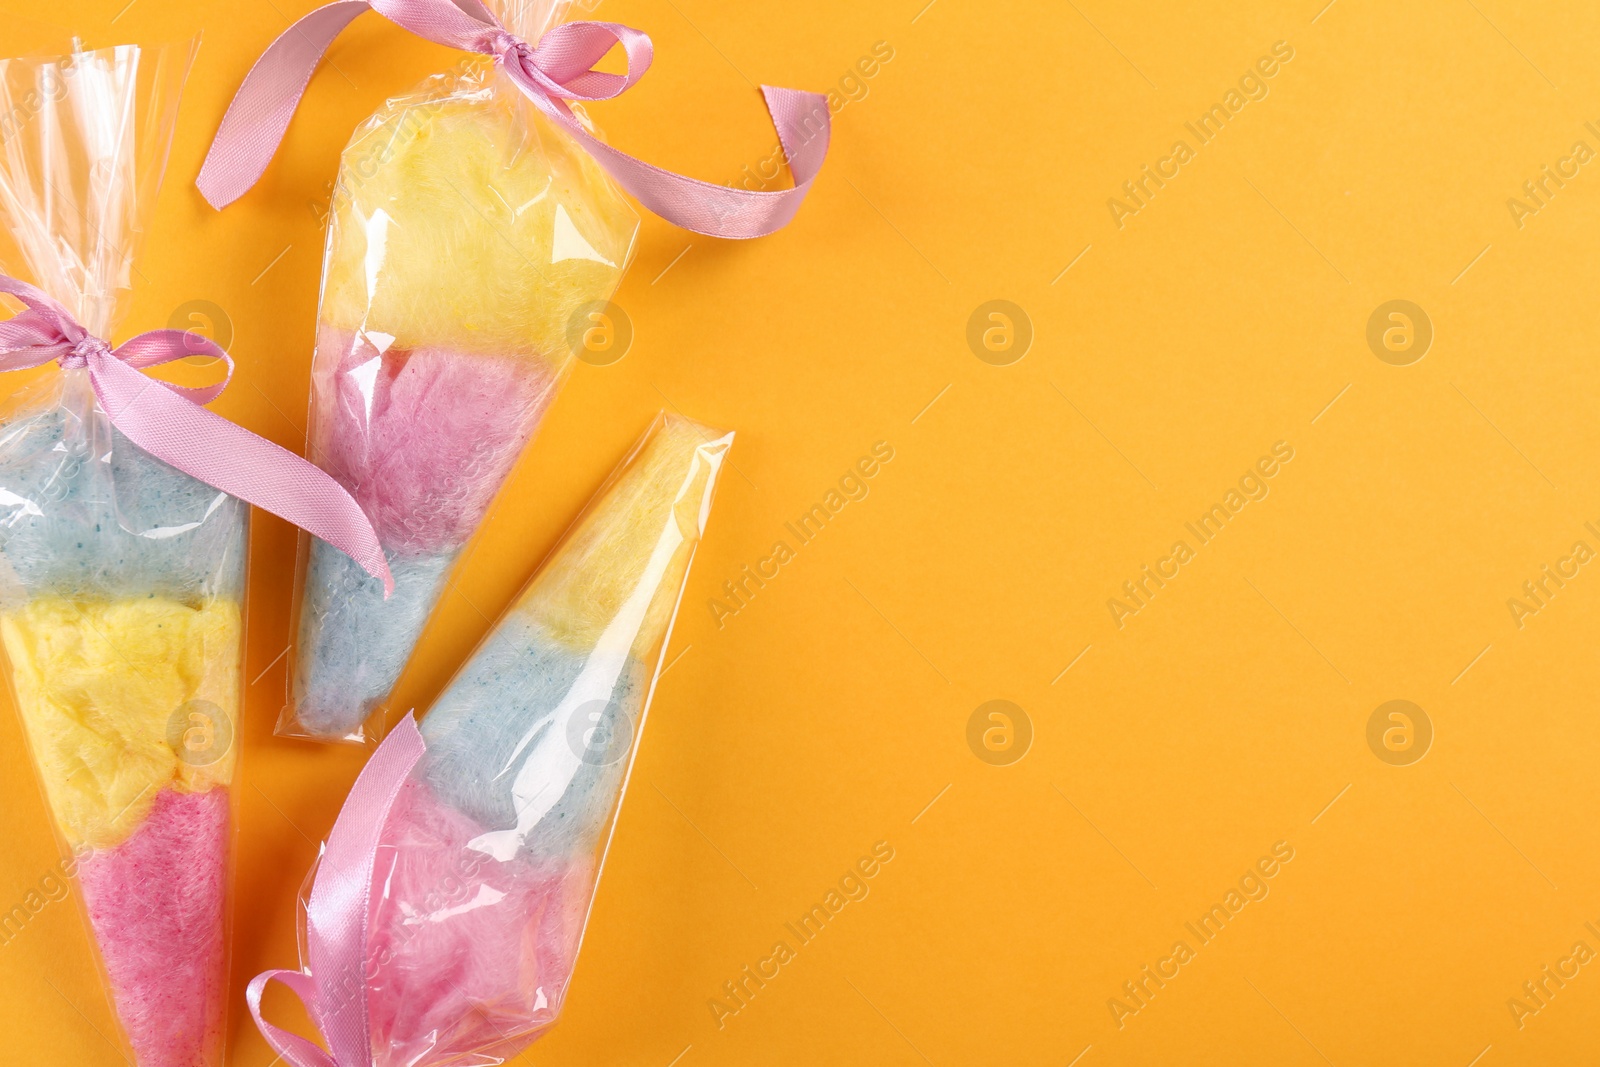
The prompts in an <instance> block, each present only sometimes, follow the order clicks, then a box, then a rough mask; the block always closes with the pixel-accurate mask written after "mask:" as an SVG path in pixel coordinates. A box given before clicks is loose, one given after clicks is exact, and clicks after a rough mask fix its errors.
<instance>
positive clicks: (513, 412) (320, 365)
mask: <svg viewBox="0 0 1600 1067" xmlns="http://www.w3.org/2000/svg"><path fill="white" fill-rule="evenodd" d="M490 7H492V8H493V9H494V11H495V14H496V15H497V17H499V18H500V20H501V22H502V23H503V24H504V25H505V26H506V27H507V28H508V29H509V30H511V32H513V33H515V34H517V35H519V36H521V37H523V38H524V39H526V40H529V41H536V40H537V39H538V38H539V36H540V35H541V34H542V33H543V32H544V31H545V30H546V29H548V28H549V27H550V26H551V25H553V24H554V23H555V22H556V21H557V20H558V19H559V18H560V17H561V16H562V15H563V14H564V12H565V10H566V8H567V7H568V4H567V3H566V2H565V0H498V2H492V3H491V4H490ZM638 222H639V220H638V216H637V214H636V213H635V212H634V210H633V208H632V207H631V206H630V204H629V203H628V201H627V200H626V199H625V198H624V197H623V195H622V193H621V192H620V191H619V189H618V188H617V187H616V185H615V183H614V182H613V181H612V180H611V178H610V177H609V176H607V175H606V173H605V172H604V171H603V170H602V169H601V168H600V167H599V166H598V164H596V162H595V161H594V159H593V158H592V157H591V156H590V155H589V154H588V153H587V152H585V151H584V150H583V149H582V148H581V147H579V146H578V145H577V144H576V143H575V142H574V141H573V140H572V138H571V137H570V136H568V135H567V134H566V133H565V132H564V131H562V130H561V129H560V128H559V127H557V126H556V125H555V124H554V123H552V122H551V121H550V120H549V119H547V118H546V117H545V116H544V115H542V114H541V113H540V112H539V111H538V110H537V109H536V108H535V107H534V106H533V105H532V104H531V103H530V102H529V101H528V100H527V99H526V97H525V96H524V95H523V94H522V92H521V91H520V90H518V89H517V88H516V87H515V85H514V84H513V83H512V82H511V81H510V79H509V78H508V77H507V76H506V75H505V74H504V72H503V71H502V70H501V69H500V68H499V67H497V66H495V65H494V64H492V63H491V62H490V60H489V59H488V58H486V57H483V56H471V57H468V58H466V59H463V60H462V61H461V62H460V63H459V64H458V65H457V66H456V67H455V69H453V70H451V71H449V72H448V73H444V74H438V75H435V76H433V77H430V78H428V79H427V80H426V81H424V82H423V83H422V84H421V85H420V86H418V87H417V88H416V89H415V90H414V91H412V92H410V93H408V94H406V95H404V96H401V97H396V98H394V99H391V100H388V101H386V102H385V103H384V104H383V106H382V107H380V108H379V109H378V110H377V111H376V112H375V113H374V114H373V115H372V116H371V117H370V118H369V119H367V121H366V122H364V123H363V124H362V125H361V126H360V127H359V128H358V129H357V130H356V131H355V134H354V135H353V136H352V137H351V139H350V143H349V145H348V146H347V147H346V148H345V150H344V154H343V157H342V159H341V162H340V167H339V175H338V179H337V181H336V182H335V184H334V189H333V194H332V202H331V205H330V215H329V222H328V240H327V250H326V254H325V259H324V264H323V277H322V294H321V301H320V307H319V312H318V324H317V337H316V353H315V356H314V359H313V366H312V385H311V419H310V425H311V433H310V444H309V447H308V450H307V453H308V458H310V459H311V460H312V461H313V462H315V463H317V464H318V465H319V466H321V467H322V468H323V469H324V470H326V471H327V472H328V473H329V474H331V475H333V476H334V477H335V478H336V479H338V480H339V482H340V483H341V484H342V485H344V486H345V488H346V489H348V490H350V492H351V494H352V495H353V496H355V498H356V499H357V500H358V501H359V502H360V503H361V505H362V507H363V509H364V510H365V511H366V512H367V514H368V516H369V517H370V518H371V519H372V522H373V525H374V526H375V527H376V529H377V531H378V537H379V540H380V541H381V542H382V544H383V546H384V551H385V554H386V555H387V557H388V561H389V567H390V570H391V571H392V572H393V574H394V579H395V590H394V593H393V595H392V596H390V597H389V598H388V599H387V600H385V598H384V595H383V589H382V586H381V585H379V584H378V583H377V582H376V581H375V580H373V579H372V578H370V577H369V576H367V575H366V574H365V573H363V572H362V571H361V569H360V568H359V567H356V566H354V565H353V563H352V561H351V560H350V559H349V558H348V557H346V556H345V555H344V554H342V553H340V552H339V551H337V550H336V549H333V548H331V547H330V546H328V545H326V544H324V543H322V542H320V541H317V540H316V539H314V538H311V537H309V536H306V537H302V539H301V553H300V563H299V566H298V567H297V582H296V586H297V594H296V599H295V607H294V618H295V623H294V626H295V631H294V632H295V634H296V640H295V648H294V652H293V653H292V660H291V677H292V679H293V684H292V687H291V697H290V703H289V704H288V705H287V706H286V707H285V709H284V712H283V714H282V716H281V717H280V720H279V726H278V729H279V732H280V733H283V734H288V735H291V736H298V737H307V738H315V739H319V740H344V741H356V742H361V741H370V740H372V739H374V738H375V737H376V736H377V735H378V734H379V733H380V732H381V726H382V711H383V708H384V704H385V701H386V700H387V699H388V697H389V695H390V693H391V692H392V691H393V689H394V687H395V684H396V682H397V680H398V679H399V677H400V674H401V672H402V670H403V669H404V667H405V665H406V663H407V661H408V660H409V659H410V657H411V653H412V650H413V648H414V647H415V646H416V644H417V641H418V639H419V638H420V637H421V635H422V631H423V628H424V626H425V625H426V623H427V621H428V618H429V616H430V614H431V613H432V611H433V609H434V606H435V605H436V604H437V602H438V600H439V598H440V596H441V594H442V593H443V592H444V591H445V589H446V587H447V584H448V582H449V581H450V575H451V573H452V570H453V569H454V568H455V566H456V565H457V563H458V562H459V561H460V560H461V559H462V558H463V555H464V550H465V549H466V547H467V545H468V542H469V541H470V540H471V538H472V537H473V535H474V533H475V532H476V531H477V529H478V527H479V525H480V523H481V522H482V521H483V518H484V515H485V514H486V513H487V511H488V509H489V505H490V503H491V501H492V500H493V498H494V496H495V494H496V493H497V492H498V491H499V489H500V487H501V486H502V485H503V484H504V483H505V481H506V478H507V476H508V475H509V474H510V472H511V469H512V467H513V465H514V464H515V463H516V461H517V459H518V457H519V456H520V455H521V454H522V451H523V448H524V446H525V445H526V444H527V443H528V441H529V440H530V439H531V438H532V436H533V434H534V431H535V430H536V429H537V427H538V425H539V422H540V420H541V418H542V417H543V415H544V413H545V411H546V410H547V409H548V408H549V406H550V403H551V401H552V400H553V399H554V397H555V395H556V392H557V390H558V389H559V388H560V385H561V383H562V381H563V380H564V379H565V377H566V375H567V374H568V372H569V370H570V369H571V366H572V363H573V360H574V358H575V355H576V354H577V353H580V352H582V351H583V347H584V345H585V344H587V343H588V338H589V337H590V336H592V335H591V333H590V331H591V330H592V328H593V325H594V323H595V321H597V318H596V316H597V315H598V314H599V313H600V309H601V308H602V307H603V306H604V304H605V302H606V301H607V300H609V298H610V297H611V295H612V293H613V292H614V291H615V290H616V287H617V284H618V282H619V281H620V279H621V277H622V272H623V270H624V269H625V268H626V266H627V264H628V260H629V258H630V257H631V255H632V251H633V243H634V237H635V234H636V231H637V229H638Z"/></svg>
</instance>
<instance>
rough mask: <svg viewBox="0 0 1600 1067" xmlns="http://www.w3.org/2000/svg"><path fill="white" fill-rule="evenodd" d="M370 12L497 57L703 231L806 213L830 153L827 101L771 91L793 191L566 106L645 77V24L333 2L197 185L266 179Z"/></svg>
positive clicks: (653, 201) (231, 196)
mask: <svg viewBox="0 0 1600 1067" xmlns="http://www.w3.org/2000/svg"><path fill="white" fill-rule="evenodd" d="M458 3H459V6H458ZM368 8H371V9H372V10H374V11H376V12H378V14H380V15H382V16H384V17H385V18H387V19H389V20H390V21H392V22H395V23H398V24H399V25H401V26H404V27H405V28H406V29H408V30H410V31H411V32H412V33H415V34H417V35H418V36H421V37H425V38H427V39H428V40H430V41H433V42H435V43H436V44H442V45H446V46H448V47H451V48H460V49H463V50H465V51H470V52H481V53H483V54H485V55H492V56H494V57H495V60H496V61H497V62H499V63H501V64H502V65H503V66H504V67H505V69H506V72H507V73H508V74H509V75H510V76H511V79H512V81H514V82H515V83H516V85H517V87H518V88H519V89H521V90H522V91H523V93H525V94H526V95H527V97H528V99H530V100H531V101H533V103H534V105H535V106H537V107H538V109H539V110H540V111H542V112H543V113H544V114H545V115H547V116H549V118H550V119H551V121H553V122H555V123H556V124H558V125H559V126H561V127H562V128H563V129H564V130H566V131H567V132H568V133H570V134H571V135H572V136H573V137H574V138H575V139H576V140H577V141H578V143H579V144H581V145H583V147H584V148H586V149H588V151H589V153H590V154H591V155H593V156H594V157H595V159H596V160H598V161H599V163H600V165H601V166H602V167H604V168H605V169H606V170H607V171H608V172H609V173H610V174H611V176H612V177H613V178H615V179H616V180H617V183H618V184H620V185H621V186H622V187H623V188H624V189H626V190H628V192H630V193H632V194H633V195H634V196H635V197H637V198H638V200H639V202H640V203H642V204H644V205H645V207H647V208H649V209H650V210H651V211H653V212H655V213H656V214H657V215H660V216H661V217H662V218H664V219H666V220H667V221H668V222H671V223H674V224H676V225H678V226H682V227H683V228H684V229H688V230H694V231H695V232H696V233H703V234H707V235H708V236H711V237H733V238H749V237H763V236H765V235H767V234H769V233H772V232H774V231H776V230H779V229H781V228H782V227H783V226H784V225H785V224H786V223H788V221H789V220H790V219H791V218H793V217H794V213H795V212H796V211H797V210H799V207H800V202H801V201H802V200H804V199H805V196H806V193H807V192H808V191H809V190H810V188H811V183H812V182H813V181H814V180H815V179H816V176H817V172H818V171H819V170H821V168H822V160H823V157H825V156H826V155H827V154H828V133H829V115H828V103H827V98H826V97H824V96H822V95H821V94H819V93H807V92H801V91H799V90H795V89H777V88H773V87H772V86H763V87H762V93H763V94H764V95H765V97H766V103H767V110H768V112H769V113H770V114H771V116H772V123H773V125H774V126H776V127H777V130H778V140H779V141H780V142H781V144H782V146H783V151H784V156H785V157H786V158H787V159H788V162H789V170H790V172H791V173H792V174H793V175H794V188H792V189H776V190H751V189H736V188H732V187H729V186H724V185H713V184H712V183H710V182H704V181H700V180H698V179H695V178H690V177H686V176H685V175H682V174H675V173H673V172H672V171H668V170H663V169H661V168H660V167H655V166H652V165H650V164H649V163H645V162H644V161H642V160H639V159H635V158H634V157H633V156H630V155H628V154H627V153H626V152H619V151H617V150H616V149H615V148H612V147H611V146H610V145H608V144H606V143H605V142H604V141H601V140H600V139H599V138H597V137H595V136H594V135H592V134H591V133H590V132H589V131H588V130H586V129H585V128H584V127H583V124H582V123H580V122H579V121H578V119H577V117H576V116H575V115H574V114H573V113H572V109H571V108H570V107H569V106H568V105H567V101H569V100H609V99H610V98H612V97H614V96H617V95H619V94H621V93H623V92H625V91H626V90H628V89H629V88H631V87H632V86H633V84H634V83H635V82H637V81H638V80H639V79H640V78H641V77H643V76H644V72H645V71H646V70H647V69H649V66H650V59H651V55H652V48H651V45H650V38H649V37H648V36H646V35H645V34H643V33H641V32H639V31H638V30H635V29H630V28H629V27H627V26H621V25H618V24H616V23H614V22H569V23H565V24H563V25H560V26H557V27H555V28H554V29H552V30H551V31H550V32H549V33H546V34H545V35H544V36H543V37H541V38H540V40H539V44H538V46H537V47H531V46H530V45H529V44H528V43H527V42H526V41H523V40H521V39H520V38H518V37H516V36H515V35H513V34H511V33H509V32H507V30H506V29H505V27H503V26H501V25H500V23H499V22H498V21H497V20H496V19H495V17H494V15H493V14H492V13H491V12H490V11H489V10H488V9H487V8H486V7H484V6H483V4H482V3H481V2H480V0H455V2H453V0H335V2H334V3H331V4H328V5H326V6H324V7H320V8H318V9H316V10H315V11H313V12H311V13H310V14H309V15H306V16H305V17H304V18H302V19H300V21H298V22H296V23H295V24H294V25H293V26H290V27H289V28H288V29H287V30H285V31H284V32H283V34H282V36H280V37H279V38H278V39H277V40H276V41H274V42H272V44H271V46H269V47H268V48H267V50H266V51H265V52H264V53H262V55H261V58H260V59H259V60H258V61H257V62H256V65H255V66H254V67H252V68H251V70H250V73H249V74H248V75H246V77H245V80H244V84H243V85H241V86H240V87H239V92H238V95H237V96H235V97H234V99H233V103H232V104H231V105H229V107H228V113H227V114H226V115H225V116H223V119H222V125H221V127H220V128H219V129H218V130H217V137H216V140H215V142H213V144H212V145H211V151H210V152H209V153H208V154H207V156H206V161H205V165H204V166H203V167H201V169H200V177H199V178H198V179H197V181H196V183H195V184H197V185H198V186H199V187H200V191H201V193H203V194H204V195H205V198H206V199H207V200H208V201H210V202H211V205H212V206H213V207H216V208H219V209H220V208H222V207H225V206H227V205H228V204H231V203H232V202H233V201H235V200H237V199H238V198H239V197H241V196H243V195H244V193H245V192H246V191H247V190H248V189H249V188H250V187H251V186H253V185H254V184H255V183H256V182H257V181H258V180H259V179H260V177H261V175H262V173H263V172H264V171H265V170H266V169H267V164H268V162H270V161H271V159H272V155H273V153H274V152H276V151H277V149H278V143H279V142H280V141H282V140H283V133H284V131H285V130H286V129H288V126H289V119H290V118H291V117H292V116H293V115H294V111H295V108H296V107H297V106H298V104H299V102H300V97H301V96H302V95H303V94H304V93H305V90H306V85H307V84H308V83H309V82H310V80H311V75H312V72H313V71H315V70H316V68H317V64H318V63H319V62H320V61H321V59H322V55H323V53H324V52H326V51H327V49H328V46H329V45H330V44H332V43H333V39H334V38H335V37H337V36H338V35H339V31H341V30H343V29H344V28H345V26H347V25H349V24H350V22H351V20H352V19H354V18H355V17H356V16H357V15H359V14H361V13H362V12H363V11H366V10H367V9H368ZM615 45H621V46H622V50H623V52H624V54H625V55H626V56H627V60H628V72H627V74H625V75H624V74H607V73H605V72H603V71H598V70H595V69H594V65H595V64H596V63H598V62H599V61H600V59H601V58H602V57H603V56H604V55H605V54H606V53H607V52H609V51H610V50H611V49H612V47H613V46H615Z"/></svg>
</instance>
